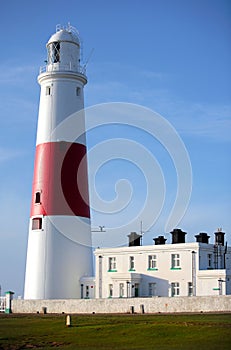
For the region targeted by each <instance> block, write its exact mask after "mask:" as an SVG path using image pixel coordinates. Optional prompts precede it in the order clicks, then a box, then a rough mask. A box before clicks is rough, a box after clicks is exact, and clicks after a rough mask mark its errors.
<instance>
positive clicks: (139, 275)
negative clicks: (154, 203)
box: [82, 229, 231, 298]
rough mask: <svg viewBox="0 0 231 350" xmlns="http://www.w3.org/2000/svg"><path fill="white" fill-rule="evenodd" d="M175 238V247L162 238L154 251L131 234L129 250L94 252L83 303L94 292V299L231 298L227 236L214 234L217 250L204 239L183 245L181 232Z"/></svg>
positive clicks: (230, 252) (230, 253) (230, 251)
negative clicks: (92, 274)
mask: <svg viewBox="0 0 231 350" xmlns="http://www.w3.org/2000/svg"><path fill="white" fill-rule="evenodd" d="M171 233H172V244H165V241H166V239H164V237H163V236H159V237H158V238H156V239H154V241H155V245H149V246H140V245H139V243H140V237H141V236H140V235H137V234H136V233H134V232H133V233H131V234H130V235H129V241H130V242H129V246H128V247H119V248H105V249H96V251H95V257H96V277H95V285H94V281H93V279H92V280H91V281H90V280H88V281H86V282H87V284H85V283H84V281H82V290H83V293H82V297H83V298H86V297H87V298H91V297H94V294H93V291H94V290H95V297H96V298H129V297H154V296H160V297H173V296H207V295H227V294H231V248H230V247H227V246H225V244H224V233H223V232H221V231H218V232H216V233H215V243H214V244H209V243H208V241H209V236H208V235H207V234H206V233H200V234H199V235H197V236H196V238H197V239H196V240H197V241H196V242H194V243H185V242H184V241H185V238H184V237H185V234H186V233H185V232H183V231H181V230H180V229H175V230H173V231H172V232H171ZM86 288H87V289H86ZM86 290H88V291H89V290H91V294H89V292H88V294H87V295H86Z"/></svg>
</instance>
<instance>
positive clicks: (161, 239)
mask: <svg viewBox="0 0 231 350" xmlns="http://www.w3.org/2000/svg"><path fill="white" fill-rule="evenodd" d="M153 241H154V242H155V245H161V244H165V242H166V241H167V239H166V238H164V236H158V237H157V238H153Z"/></svg>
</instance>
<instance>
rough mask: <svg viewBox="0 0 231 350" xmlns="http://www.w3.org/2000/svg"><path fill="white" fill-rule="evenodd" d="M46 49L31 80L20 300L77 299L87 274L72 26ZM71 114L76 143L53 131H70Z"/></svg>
mask: <svg viewBox="0 0 231 350" xmlns="http://www.w3.org/2000/svg"><path fill="white" fill-rule="evenodd" d="M46 47H47V60H46V61H45V62H46V65H45V67H42V68H40V74H39V76H38V82H39V84H40V86H41V92H40V104H39V114H38V125H37V140H36V152H35V162H34V177H33V185H32V201H31V211H30V221H29V236H28V247H27V261H26V274H25V287H24V298H25V299H67V298H80V297H81V283H80V279H81V278H82V277H88V276H92V275H93V266H92V244H91V226H90V207H89V199H88V198H89V195H88V176H87V158H86V137H85V120H84V119H85V118H84V92H83V90H84V86H85V84H86V83H87V78H86V75H85V71H84V68H83V67H82V66H81V62H80V50H81V47H80V39H79V34H78V31H77V30H76V29H75V28H74V27H72V26H71V25H68V26H66V27H61V26H57V28H56V33H55V34H53V35H52V36H51V37H50V39H49V41H48V43H47V45H46ZM73 116H74V117H75V127H76V133H77V134H78V135H79V137H77V139H75V140H73V137H69V136H68V135H69V134H68V132H64V133H63V134H62V131H61V132H60V130H62V128H61V129H60V125H64V126H65V125H67V128H68V127H70V126H69V124H68V120H69V119H70V118H71V117H72V119H73ZM64 129H65V128H64ZM64 129H63V130H64ZM56 130H59V132H56ZM80 168H81V172H79V169H80Z"/></svg>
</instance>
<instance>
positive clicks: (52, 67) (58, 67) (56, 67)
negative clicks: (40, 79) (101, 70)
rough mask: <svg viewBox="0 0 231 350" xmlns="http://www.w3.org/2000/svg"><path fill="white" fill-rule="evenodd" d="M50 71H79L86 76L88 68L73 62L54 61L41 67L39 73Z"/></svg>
mask: <svg viewBox="0 0 231 350" xmlns="http://www.w3.org/2000/svg"><path fill="white" fill-rule="evenodd" d="M49 72H72V73H79V74H82V75H84V76H85V75H86V68H85V67H84V66H81V65H78V66H77V65H73V64H72V63H71V62H70V63H69V64H61V63H53V64H47V65H45V66H42V67H40V70H39V74H42V73H49Z"/></svg>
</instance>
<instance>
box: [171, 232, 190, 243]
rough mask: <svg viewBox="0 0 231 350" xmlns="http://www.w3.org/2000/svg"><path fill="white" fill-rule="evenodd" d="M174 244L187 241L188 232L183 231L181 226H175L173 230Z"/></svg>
mask: <svg viewBox="0 0 231 350" xmlns="http://www.w3.org/2000/svg"><path fill="white" fill-rule="evenodd" d="M170 233H171V234H172V244H176V243H185V235H186V234H187V233H186V232H183V231H182V230H181V229H180V228H175V229H174V230H173V231H172V232H170Z"/></svg>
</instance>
